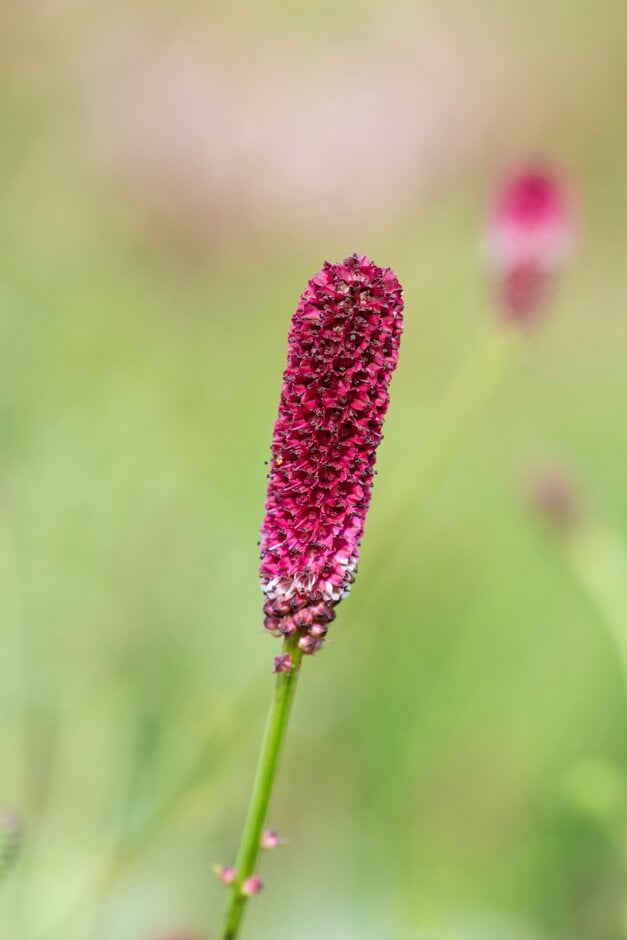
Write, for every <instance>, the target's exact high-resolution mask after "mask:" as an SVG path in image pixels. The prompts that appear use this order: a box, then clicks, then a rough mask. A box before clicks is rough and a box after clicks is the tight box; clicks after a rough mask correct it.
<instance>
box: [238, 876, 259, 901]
mask: <svg viewBox="0 0 627 940" xmlns="http://www.w3.org/2000/svg"><path fill="white" fill-rule="evenodd" d="M262 888H263V881H262V880H261V878H260V877H259V875H251V876H250V878H247V879H246V881H244V882H243V884H242V894H243V895H244V897H246V898H251V897H253V895H255V894H259V892H260V891H261V890H262Z"/></svg>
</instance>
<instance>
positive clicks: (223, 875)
mask: <svg viewBox="0 0 627 940" xmlns="http://www.w3.org/2000/svg"><path fill="white" fill-rule="evenodd" d="M214 871H215V873H216V877H217V879H218V881H221V882H222V884H223V885H226V886H227V887H229V886H230V885H232V884H233V882H234V881H235V875H236V872H235V869H234V868H233V866H232V865H227V866H222V865H216V866H215V867H214Z"/></svg>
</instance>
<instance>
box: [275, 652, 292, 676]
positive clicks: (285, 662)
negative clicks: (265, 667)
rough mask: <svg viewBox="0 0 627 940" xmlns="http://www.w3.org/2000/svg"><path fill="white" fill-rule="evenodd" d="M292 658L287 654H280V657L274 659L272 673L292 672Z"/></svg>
mask: <svg viewBox="0 0 627 940" xmlns="http://www.w3.org/2000/svg"><path fill="white" fill-rule="evenodd" d="M292 665H293V664H292V657H291V656H290V655H289V653H281V655H280V656H275V657H274V672H275V673H279V672H291V671H292Z"/></svg>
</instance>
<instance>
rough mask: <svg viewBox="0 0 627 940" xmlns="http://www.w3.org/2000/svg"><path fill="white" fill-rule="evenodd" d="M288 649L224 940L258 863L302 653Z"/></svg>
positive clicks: (231, 937) (238, 918)
mask: <svg viewBox="0 0 627 940" xmlns="http://www.w3.org/2000/svg"><path fill="white" fill-rule="evenodd" d="M285 651H286V652H288V653H289V654H290V656H291V657H292V669H291V670H290V672H282V673H279V674H278V676H277V679H276V688H275V693H274V699H273V702H272V705H271V706H270V711H269V713H268V719H267V722H266V730H265V734H264V738H263V743H262V745H261V753H260V755H259V762H258V764H257V774H256V776H255V782H254V784H253V792H252V795H251V798H250V803H249V806H248V815H247V817H246V822H245V823H244V831H243V833H242V840H241V842H240V847H239V852H238V853H237V860H236V862H235V870H236V877H235V881H234V883H233V886H232V888H231V892H232V893H231V901H230V904H229V908H228V911H227V916H226V923H225V927H224V933H223V935H222V936H223V940H235V938H236V937H237V935H238V933H239V928H240V925H241V922H242V917H243V916H244V909H245V906H246V901H247V897H246V895H245V894H243V893H242V884H243V883H244V881H246V879H247V878H249V877H250V876H251V875H252V874H253V872H254V869H255V865H256V863H257V857H258V855H259V844H260V841H261V834H262V831H263V827H264V823H265V821H266V816H267V814H268V806H269V804H270V798H271V796H272V788H273V786H274V781H275V778H276V773H277V768H278V765H279V757H280V756H281V750H282V747H283V742H284V740H285V732H286V730H287V723H288V720H289V716H290V709H291V706H292V701H293V699H294V692H295V691H296V682H297V679H298V673H299V671H300V665H301V660H302V655H303V654H302V653H301V651H300V650H299V649H298V647H297V646H296V644H295V643H294V642H293V641H289V640H288V641H287V642H286V644H285Z"/></svg>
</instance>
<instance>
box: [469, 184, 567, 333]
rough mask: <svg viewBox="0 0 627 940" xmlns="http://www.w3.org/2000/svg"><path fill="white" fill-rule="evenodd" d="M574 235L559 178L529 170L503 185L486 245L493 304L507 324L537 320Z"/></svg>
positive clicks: (565, 192) (492, 214)
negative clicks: (508, 322)
mask: <svg viewBox="0 0 627 940" xmlns="http://www.w3.org/2000/svg"><path fill="white" fill-rule="evenodd" d="M574 231H575V225H574V218H573V209H572V205H571V202H570V199H569V196H568V194H567V188H566V185H565V183H564V181H563V180H562V179H561V178H559V177H557V176H556V175H554V174H552V173H550V172H549V171H546V170H543V169H541V168H538V169H535V168H530V169H527V170H524V171H523V172H520V173H518V174H516V175H514V176H512V177H511V178H510V179H509V180H508V181H507V182H506V183H505V185H504V186H503V188H502V189H501V191H500V192H499V194H498V196H497V200H496V204H495V206H494V207H493V209H492V211H491V213H490V216H489V219H488V224H487V231H486V238H485V245H486V251H487V257H488V263H489V265H490V268H491V273H492V280H493V290H494V298H495V304H496V307H497V309H498V311H499V312H500V313H501V315H502V316H503V317H504V318H505V319H506V320H508V321H511V322H515V323H518V324H521V325H524V326H526V325H528V324H529V323H532V322H535V320H536V319H537V317H538V315H539V314H540V313H541V311H542V310H543V309H544V307H545V306H546V304H547V302H548V300H549V299H550V296H551V293H552V289H553V286H554V282H555V276H556V275H557V274H558V273H559V271H560V270H561V268H562V267H563V266H564V265H565V263H566V261H567V260H568V257H569V255H570V252H571V249H572V245H573V241H574Z"/></svg>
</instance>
